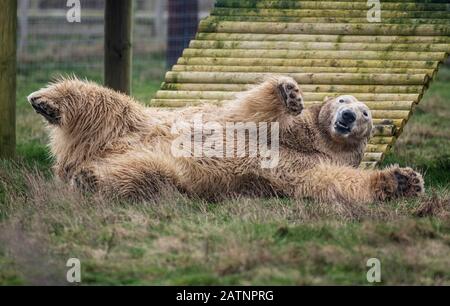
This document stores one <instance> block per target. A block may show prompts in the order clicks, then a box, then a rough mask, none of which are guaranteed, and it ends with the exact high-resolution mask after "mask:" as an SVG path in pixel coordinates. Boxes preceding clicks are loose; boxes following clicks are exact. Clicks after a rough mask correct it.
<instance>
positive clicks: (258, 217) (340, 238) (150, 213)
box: [0, 60, 450, 285]
mask: <svg viewBox="0 0 450 306" xmlns="http://www.w3.org/2000/svg"><path fill="white" fill-rule="evenodd" d="M154 64H155V66H154V67H156V68H155V70H154V71H150V70H148V71H142V72H140V71H135V72H139V73H136V75H138V77H136V79H135V80H134V95H135V96H137V97H138V99H140V100H145V101H148V100H149V98H150V97H151V96H152V94H153V93H154V91H155V90H156V89H157V87H158V86H159V83H160V82H159V81H152V82H147V81H146V80H147V79H157V78H158V77H161V75H162V71H163V67H162V66H161V64H159V66H158V61H157V60H155V63H154ZM149 71H150V72H149ZM54 73H55V72H54V71H53V70H52V71H41V72H40V73H36V72H33V73H32V74H26V73H24V74H22V75H20V76H19V82H18V84H19V88H18V101H17V107H18V152H19V158H18V159H17V161H15V162H7V161H2V162H1V163H0V284H6V285H14V284H67V283H66V281H65V275H66V269H67V268H66V267H65V263H66V261H67V260H68V259H69V258H71V257H76V258H79V259H80V260H81V264H82V283H83V284H85V285H86V284H113V285H119V284H120V285H122V284H126V285H137V284H154V285H161V284H163V285H213V284H214V285H220V284H222V285H231V284H240V285H249V284H257V285H267V284H271V285H272V284H277V285H299V284H363V285H365V284H368V283H367V281H366V273H367V270H368V268H367V267H366V262H367V260H368V259H369V258H373V257H375V258H378V259H380V261H381V264H382V284H447V285H449V284H450V268H449V267H450V257H449V256H448V254H449V253H450V186H449V182H450V171H449V170H450V156H449V152H450V134H449V133H448V131H449V130H450V121H449V120H448V119H449V118H450V86H449V83H450V70H449V69H442V70H441V72H440V73H439V76H438V79H437V81H436V82H435V83H434V84H433V86H432V87H431V88H430V90H429V92H428V94H427V95H426V97H425V99H424V101H422V103H421V105H420V106H419V108H418V109H417V111H416V114H415V116H413V118H412V119H411V121H410V123H409V124H408V126H407V127H406V129H405V131H404V133H403V135H402V137H401V138H400V140H399V142H398V144H397V145H396V147H395V149H394V150H393V152H392V153H391V154H390V155H389V156H388V157H387V159H386V161H385V164H386V165H387V164H391V163H399V164H401V165H409V166H413V167H416V168H419V169H421V170H422V171H423V172H424V173H425V180H426V184H427V194H426V195H425V196H424V197H422V198H420V199H415V200H408V201H405V200H400V201H393V202H390V203H386V204H383V205H380V204H378V205H377V204H373V205H368V206H359V205H344V206H343V205H324V204H319V203H312V202H308V201H293V200H289V199H271V200H259V199H248V198H241V199H231V200H229V201H225V202H221V203H206V202H203V201H195V200H189V199H186V198H184V197H183V196H182V195H180V194H177V193H168V194H167V195H166V196H165V197H163V200H161V201H160V202H155V203H152V202H149V203H140V204H129V203H120V202H109V201H106V200H104V199H102V198H100V197H98V196H87V195H80V194H77V193H73V192H71V191H70V190H68V189H67V188H66V186H64V185H63V184H61V183H60V182H58V181H57V180H55V179H54V178H53V176H52V174H51V171H50V170H49V167H50V165H51V159H50V158H49V155H48V151H47V148H46V142H47V138H46V134H45V130H44V129H43V124H42V122H41V121H40V119H39V118H38V116H36V115H35V114H33V111H32V110H31V109H30V107H28V105H27V104H26V101H25V97H26V95H28V94H29V93H30V92H32V91H34V90H36V89H37V88H39V87H40V86H42V85H43V84H44V83H45V82H47V81H48V78H49V75H50V74H54ZM88 76H89V78H91V79H94V80H100V78H99V76H98V75H88Z"/></svg>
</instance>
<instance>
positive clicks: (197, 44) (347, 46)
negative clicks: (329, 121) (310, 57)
mask: <svg viewBox="0 0 450 306" xmlns="http://www.w3.org/2000/svg"><path fill="white" fill-rule="evenodd" d="M189 48H193V49H259V50H264V49H268V50H277V49H297V50H332V51H340V50H349V51H351V50H356V51H384V52H385V51H410V52H411V51H418V52H449V51H450V45H449V44H437V43H433V44H430V43H421V44H401V43H357V42H351V43H334V42H284V41H276V42H272V41H238V40H226V41H225V40H193V41H191V43H190V44H189Z"/></svg>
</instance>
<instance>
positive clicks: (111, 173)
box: [29, 76, 423, 203]
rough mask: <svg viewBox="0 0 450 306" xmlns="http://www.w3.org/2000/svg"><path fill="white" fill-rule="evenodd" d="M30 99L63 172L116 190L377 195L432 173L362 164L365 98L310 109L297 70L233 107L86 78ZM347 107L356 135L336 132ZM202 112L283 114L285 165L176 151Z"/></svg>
mask: <svg viewBox="0 0 450 306" xmlns="http://www.w3.org/2000/svg"><path fill="white" fill-rule="evenodd" d="M340 99H341V100H342V99H345V102H343V103H340V102H339V101H340ZM29 101H30V103H31V104H32V105H33V107H34V108H35V109H36V111H37V112H38V113H40V114H42V115H43V116H44V117H45V118H46V119H47V121H49V125H48V127H49V131H50V148H51V152H52V154H53V156H54V157H55V165H54V169H55V173H56V174H57V175H58V177H60V178H61V179H62V180H64V181H65V182H68V183H70V184H71V185H73V186H75V187H78V188H81V189H87V190H93V191H97V192H101V193H104V194H107V195H109V196H118V197H120V198H128V199H132V200H142V199H144V200H145V199H152V198H154V197H155V196H157V195H158V194H159V193H160V192H161V191H162V189H164V188H168V186H172V187H174V188H177V189H178V190H180V191H181V192H184V193H186V194H188V195H192V196H200V197H204V198H207V199H218V198H221V197H224V196H229V195H233V194H250V195H255V196H267V195H285V196H289V197H294V198H312V199H314V200H317V201H327V202H360V203H368V202H373V201H380V200H387V199H390V198H394V197H402V196H417V195H419V194H421V193H422V192H423V179H422V177H421V176H420V174H418V173H416V172H414V171H413V170H411V169H409V168H398V167H392V168H388V169H385V170H372V171H369V170H360V169H358V168H357V166H358V165H359V163H360V162H361V160H362V157H363V152H364V148H365V146H366V144H367V141H368V139H369V137H370V132H371V129H372V121H371V118H370V111H369V110H368V108H367V107H366V106H365V105H364V104H362V103H361V102H359V101H357V100H356V99H355V98H354V97H351V96H343V97H338V98H335V99H329V100H328V101H326V102H324V104H323V105H321V106H315V107H311V108H307V109H304V110H303V100H302V96H301V91H300V89H299V88H298V85H297V83H296V82H295V81H294V80H293V79H291V78H288V77H276V76H275V77H272V78H269V79H268V80H266V81H265V82H263V83H261V84H259V85H257V86H255V87H254V88H253V89H251V90H249V91H248V92H245V93H243V94H242V95H240V96H239V98H237V99H236V100H235V101H233V102H230V103H228V104H227V105H224V106H223V107H216V106H209V105H205V106H201V107H190V108H184V109H180V110H175V111H171V110H157V109H152V108H147V107H144V106H143V105H141V104H139V103H137V102H136V101H134V100H133V99H132V98H130V97H128V96H125V95H122V94H119V93H116V92H114V91H112V90H109V89H106V88H104V87H101V86H98V85H96V84H94V83H90V82H84V81H80V80H77V79H63V80H60V81H58V82H56V83H53V84H50V85H49V86H48V87H46V88H44V89H41V90H40V91H38V92H35V93H33V94H31V95H30V96H29ZM343 105H346V106H345V107H347V108H349V109H351V110H353V111H354V112H355V113H356V115H357V118H356V122H355V126H354V128H353V129H352V131H351V133H349V134H347V135H341V134H339V133H337V132H336V131H335V122H336V116H337V114H338V113H339V112H340V111H341V110H342V107H343ZM367 112H368V114H367ZM199 113H201V114H203V115H204V119H205V120H207V121H208V120H212V121H217V122H219V123H225V122H256V123H258V122H269V123H270V122H278V123H279V124H280V161H279V164H278V166H277V167H275V168H273V169H263V168H262V167H261V166H260V165H261V157H260V156H256V157H248V156H247V157H235V158H211V157H200V158H193V157H175V156H173V154H172V153H171V145H172V143H173V140H174V139H175V137H176V136H175V135H174V134H173V133H171V129H172V126H173V124H174V123H176V122H177V121H179V120H180V119H184V120H190V119H192V118H193V117H194V116H195V115H196V114H199ZM364 114H366V115H367V116H365V115H364Z"/></svg>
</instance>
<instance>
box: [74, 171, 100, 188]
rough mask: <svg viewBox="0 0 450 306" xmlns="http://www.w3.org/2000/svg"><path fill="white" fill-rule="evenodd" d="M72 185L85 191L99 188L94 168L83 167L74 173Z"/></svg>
mask: <svg viewBox="0 0 450 306" xmlns="http://www.w3.org/2000/svg"><path fill="white" fill-rule="evenodd" d="M71 185H72V186H73V187H75V188H76V189H78V190H81V191H83V192H94V191H96V189H97V177H96V176H95V174H94V172H93V171H92V170H89V169H82V170H80V171H79V172H77V173H75V174H74V175H73V177H72V180H71Z"/></svg>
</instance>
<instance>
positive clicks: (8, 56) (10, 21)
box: [0, 0, 17, 158]
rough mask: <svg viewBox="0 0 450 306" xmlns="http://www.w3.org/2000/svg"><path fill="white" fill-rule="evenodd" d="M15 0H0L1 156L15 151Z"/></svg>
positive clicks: (7, 155) (12, 153) (9, 154)
mask: <svg viewBox="0 0 450 306" xmlns="http://www.w3.org/2000/svg"><path fill="white" fill-rule="evenodd" d="M16 30H17V0H8V1H0V158H11V157H14V154H15V151H16V52H17V51H16V48H17V47H16V42H17V34H16Z"/></svg>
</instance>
